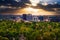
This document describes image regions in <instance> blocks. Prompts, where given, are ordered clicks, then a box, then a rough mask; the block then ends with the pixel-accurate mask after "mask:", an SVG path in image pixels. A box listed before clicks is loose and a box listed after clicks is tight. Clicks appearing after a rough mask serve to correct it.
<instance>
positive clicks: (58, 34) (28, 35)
mask: <svg viewBox="0 0 60 40" xmlns="http://www.w3.org/2000/svg"><path fill="white" fill-rule="evenodd" d="M0 40H60V23H59V22H23V21H21V22H14V21H10V20H0Z"/></svg>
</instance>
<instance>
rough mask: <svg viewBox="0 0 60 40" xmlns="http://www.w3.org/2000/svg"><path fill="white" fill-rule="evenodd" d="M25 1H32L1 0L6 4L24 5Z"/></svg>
mask: <svg viewBox="0 0 60 40" xmlns="http://www.w3.org/2000/svg"><path fill="white" fill-rule="evenodd" d="M25 3H30V2H29V0H21V1H19V2H17V1H15V0H0V5H6V6H22V5H24V4H25Z"/></svg>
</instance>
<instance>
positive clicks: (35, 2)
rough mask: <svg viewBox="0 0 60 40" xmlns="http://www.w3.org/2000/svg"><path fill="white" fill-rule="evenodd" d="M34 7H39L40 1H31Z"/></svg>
mask: <svg viewBox="0 0 60 40" xmlns="http://www.w3.org/2000/svg"><path fill="white" fill-rule="evenodd" d="M30 2H31V5H32V6H37V4H38V3H39V2H40V0H30Z"/></svg>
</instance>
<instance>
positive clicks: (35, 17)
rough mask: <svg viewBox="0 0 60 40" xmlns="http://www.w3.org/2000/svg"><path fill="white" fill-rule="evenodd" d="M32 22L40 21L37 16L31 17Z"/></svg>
mask: <svg viewBox="0 0 60 40" xmlns="http://www.w3.org/2000/svg"><path fill="white" fill-rule="evenodd" d="M32 21H34V22H39V21H40V20H39V18H38V16H33V17H32Z"/></svg>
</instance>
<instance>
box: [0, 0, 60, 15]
mask: <svg viewBox="0 0 60 40" xmlns="http://www.w3.org/2000/svg"><path fill="white" fill-rule="evenodd" d="M1 1H2V0H0V5H1V4H2V5H5V3H6V2H7V3H6V4H8V3H9V4H13V5H14V7H10V6H9V7H8V9H7V10H6V8H5V9H3V8H4V7H5V6H0V14H2V13H3V14H18V15H20V14H24V13H30V14H34V15H55V14H56V15H59V14H60V12H59V11H58V12H56V11H50V9H48V10H49V11H48V10H46V9H42V8H41V7H40V6H37V4H38V3H40V1H42V2H47V4H50V3H54V2H59V3H60V0H3V1H4V2H3V1H2V2H1ZM12 1H13V2H12ZM29 1H30V2H31V4H28V6H27V7H24V8H22V7H21V8H19V9H13V8H15V6H17V5H18V4H19V5H21V4H22V3H23V4H22V5H24V4H25V3H26V2H28V3H29ZM18 2H19V3H18ZM20 2H21V3H20ZM13 5H12V6H13ZM35 6H36V8H34V7H35ZM19 7H20V6H19ZM38 7H39V8H38ZM9 8H10V9H9ZM59 9H60V8H59ZM52 10H55V8H54V9H53V8H52Z"/></svg>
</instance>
